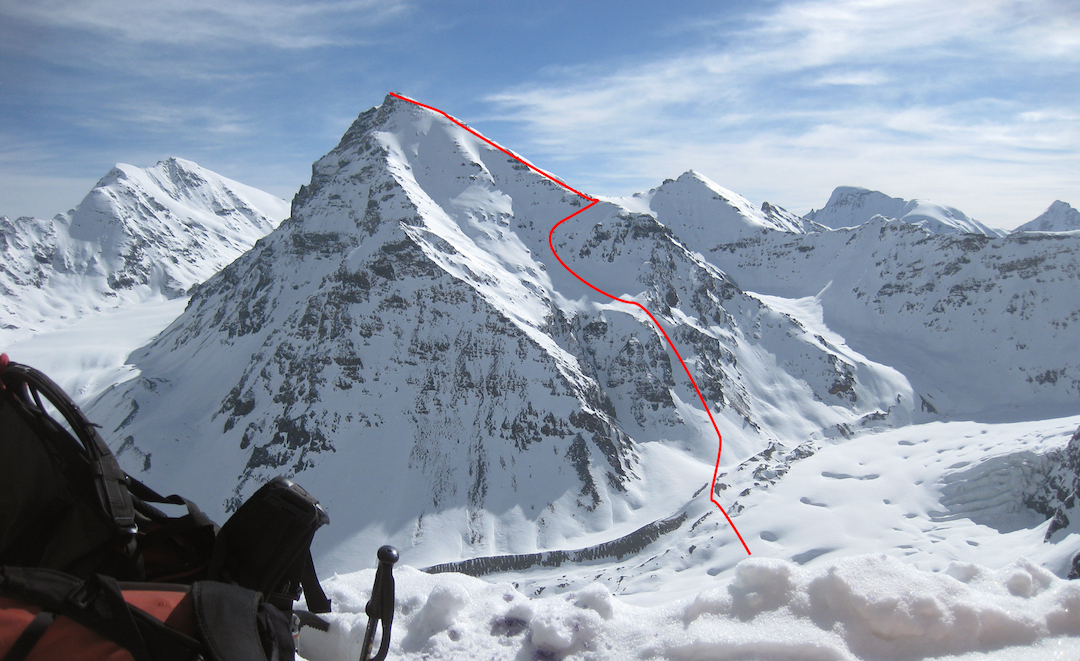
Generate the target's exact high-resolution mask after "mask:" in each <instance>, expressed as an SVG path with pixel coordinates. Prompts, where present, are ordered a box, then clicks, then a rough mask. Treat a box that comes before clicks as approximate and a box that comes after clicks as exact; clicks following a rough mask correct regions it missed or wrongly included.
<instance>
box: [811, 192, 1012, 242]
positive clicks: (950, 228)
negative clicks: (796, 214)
mask: <svg viewBox="0 0 1080 661" xmlns="http://www.w3.org/2000/svg"><path fill="white" fill-rule="evenodd" d="M877 215H880V216H884V217H886V218H895V219H897V220H901V221H903V222H905V223H910V224H912V225H917V226H919V227H922V228H923V229H925V230H927V231H928V232H931V233H933V234H982V235H984V236H991V237H997V236H1004V235H1005V234H1006V232H1004V231H1003V230H999V229H995V228H992V227H988V226H986V225H984V224H982V223H980V222H979V221H977V220H974V219H972V218H969V217H968V216H967V215H966V214H965V213H964V212H962V211H960V210H959V209H954V208H952V207H946V206H943V205H940V204H937V203H936V202H931V201H929V200H918V199H916V200H904V199H901V198H896V197H889V196H888V195H885V194H884V193H881V192H879V191H873V190H868V189H866V188H858V187H855V186H839V187H837V188H836V189H835V190H834V191H833V193H832V195H831V196H830V197H829V201H828V203H827V204H826V205H825V206H824V207H823V208H821V209H820V210H817V211H811V212H810V213H808V214H806V216H805V217H806V219H807V220H811V221H813V222H816V223H820V224H822V225H824V226H826V227H830V228H841V227H858V226H859V225H862V224H863V223H865V222H866V221H868V220H870V219H871V218H873V217H874V216H877Z"/></svg>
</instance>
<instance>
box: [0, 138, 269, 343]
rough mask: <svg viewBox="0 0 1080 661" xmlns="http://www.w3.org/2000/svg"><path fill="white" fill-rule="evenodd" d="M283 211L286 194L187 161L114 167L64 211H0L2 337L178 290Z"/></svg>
mask: <svg viewBox="0 0 1080 661" xmlns="http://www.w3.org/2000/svg"><path fill="white" fill-rule="evenodd" d="M287 213H288V205H287V203H286V202H285V201H284V200H281V199H278V198H276V197H274V196H272V195H269V194H267V193H264V192H262V191H260V190H257V189H254V188H251V187H250V186H246V185H244V184H240V183H238V182H235V181H232V180H230V179H226V178H225V177H222V176H220V175H218V174H216V173H213V172H210V171H209V170H205V169H203V168H200V167H199V166H198V165H196V164H195V163H192V162H190V161H184V160H181V159H178V158H170V159H168V160H166V161H161V162H159V163H158V164H157V165H155V166H153V167H149V168H136V167H133V166H130V165H124V164H118V165H117V166H116V167H115V168H113V169H112V170H111V171H110V172H109V173H108V174H107V175H105V177H104V178H102V179H101V181H99V182H98V183H97V185H96V186H95V187H94V189H93V190H91V191H90V193H89V194H88V195H87V196H86V197H85V198H84V199H83V201H82V202H80V203H79V205H78V206H77V207H76V208H75V209H73V210H71V211H69V212H68V213H66V214H61V215H58V216H56V217H55V218H53V219H52V220H40V219H36V218H19V219H17V220H14V221H12V220H10V219H8V218H6V217H0V293H2V298H0V328H2V333H3V335H0V339H2V340H3V341H4V343H5V345H10V344H11V343H12V342H15V341H18V340H20V339H24V338H27V337H29V336H30V335H32V334H34V333H39V332H43V331H50V330H56V329H58V328H61V327H63V326H66V325H68V324H70V323H72V322H73V321H74V320H75V319H77V318H78V317H80V316H82V315H85V314H87V313H90V312H95V311H100V310H106V309H111V308H116V307H121V306H125V305H128V304H133V303H139V302H142V301H149V300H161V299H173V298H177V297H181V296H184V295H185V293H186V292H187V290H188V289H189V288H190V287H191V286H192V285H195V284H196V283H199V282H202V281H203V280H205V279H207V278H209V277H210V276H211V275H213V274H214V273H216V272H217V271H219V270H220V269H221V268H222V267H223V266H225V265H226V264H228V263H229V262H231V261H232V260H233V259H235V258H236V257H237V256H239V255H240V254H241V253H243V252H244V251H245V250H247V249H248V248H250V247H251V246H252V245H253V244H254V243H255V241H256V240H258V239H259V238H260V237H262V236H263V235H265V234H266V233H267V232H269V231H270V230H271V229H273V228H274V227H276V226H277V224H278V223H279V222H280V221H281V220H282V219H283V218H284V217H285V216H286V215H287Z"/></svg>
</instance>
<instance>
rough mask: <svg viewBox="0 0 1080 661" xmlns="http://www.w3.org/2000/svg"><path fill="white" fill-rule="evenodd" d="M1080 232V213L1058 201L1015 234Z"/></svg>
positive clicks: (1019, 228)
mask: <svg viewBox="0 0 1080 661" xmlns="http://www.w3.org/2000/svg"><path fill="white" fill-rule="evenodd" d="M1076 230H1080V211H1077V210H1076V209H1074V208H1072V206H1071V205H1069V204H1068V203H1066V202H1062V201H1061V200H1057V201H1056V202H1054V203H1053V204H1051V205H1050V206H1049V207H1048V208H1047V209H1046V211H1044V212H1042V213H1041V214H1039V217H1038V218H1036V219H1035V220H1032V221H1031V222H1027V223H1024V224H1023V225H1021V226H1020V227H1017V228H1016V229H1014V230H1013V232H1014V233H1015V232H1073V231H1076Z"/></svg>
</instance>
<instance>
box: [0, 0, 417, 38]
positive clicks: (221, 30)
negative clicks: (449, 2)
mask: <svg viewBox="0 0 1080 661" xmlns="http://www.w3.org/2000/svg"><path fill="white" fill-rule="evenodd" d="M407 6H408V5H407V4H406V1H405V0H322V1H312V2H296V1H295V0H293V1H289V0H284V1H283V0H231V1H229V2H221V1H220V0H154V2H145V1H144V0H36V1H35V2H25V3H4V4H3V5H0V16H7V17H8V18H10V19H19V20H23V21H26V22H28V23H32V24H36V25H39V26H43V27H47V28H50V29H67V30H77V31H89V32H94V33H97V34H100V35H103V36H107V37H109V38H110V39H113V40H116V41H125V42H130V43H140V44H158V45H163V44H170V45H192V46H200V47H203V48H210V49H213V50H223V49H225V50H227V49H229V48H235V47H238V46H245V45H252V44H255V45H262V46H270V47H274V48H282V49H303V48H313V47H319V46H327V45H341V44H343V43H352V42H354V41H355V39H356V37H355V35H353V36H350V35H349V33H350V31H354V30H355V29H356V28H358V27H368V28H373V27H375V26H377V25H379V24H381V23H383V22H385V21H386V20H388V19H390V18H392V17H394V16H396V15H398V14H400V13H401V12H403V11H405V10H406V8H407Z"/></svg>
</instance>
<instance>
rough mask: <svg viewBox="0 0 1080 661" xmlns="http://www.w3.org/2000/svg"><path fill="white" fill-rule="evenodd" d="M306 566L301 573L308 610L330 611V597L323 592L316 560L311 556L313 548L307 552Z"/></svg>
mask: <svg viewBox="0 0 1080 661" xmlns="http://www.w3.org/2000/svg"><path fill="white" fill-rule="evenodd" d="M303 562H304V567H303V569H302V570H301V573H300V585H302V586H303V587H304V600H305V601H307V607H308V610H309V611H310V612H312V613H329V612H330V598H329V597H327V596H326V593H325V592H323V589H322V584H321V583H319V577H318V576H317V575H316V574H315V561H314V560H312V558H311V550H310V549H309V550H308V552H307V558H306V559H305V560H304V561H303Z"/></svg>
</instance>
